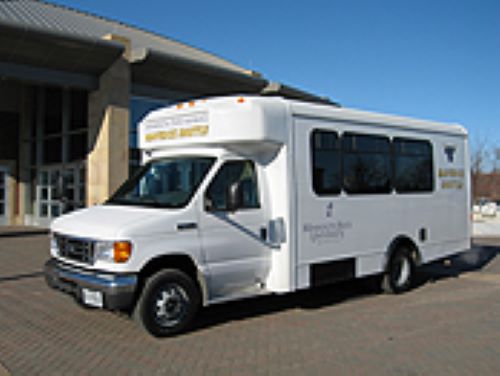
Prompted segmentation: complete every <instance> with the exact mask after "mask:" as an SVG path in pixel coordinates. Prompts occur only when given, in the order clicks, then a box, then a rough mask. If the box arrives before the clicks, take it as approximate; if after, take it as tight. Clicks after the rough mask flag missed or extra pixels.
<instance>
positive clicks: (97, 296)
mask: <svg viewBox="0 0 500 376" xmlns="http://www.w3.org/2000/svg"><path fill="white" fill-rule="evenodd" d="M82 298H83V303H85V304H86V305H89V306H91V307H98V308H102V307H103V299H102V292H100V291H93V290H89V289H82Z"/></svg>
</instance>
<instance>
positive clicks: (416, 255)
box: [384, 235, 422, 269]
mask: <svg viewBox="0 0 500 376" xmlns="http://www.w3.org/2000/svg"><path fill="white" fill-rule="evenodd" d="M400 247H408V248H409V249H410V250H411V255H412V257H413V261H414V262H415V265H417V266H418V265H420V264H421V262H422V256H421V254H420V250H419V249H418V247H417V245H416V244H415V242H414V241H413V240H411V239H410V238H409V237H407V236H404V235H400V236H398V237H396V238H395V239H394V240H393V241H392V242H391V244H390V245H389V248H388V250H387V259H386V263H385V268H384V269H387V264H388V263H389V260H390V259H391V258H392V255H393V254H394V252H395V251H396V250H397V249H399V248H400Z"/></svg>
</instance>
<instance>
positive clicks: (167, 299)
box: [154, 284, 189, 327]
mask: <svg viewBox="0 0 500 376" xmlns="http://www.w3.org/2000/svg"><path fill="white" fill-rule="evenodd" d="M188 305H189V298H188V296H187V293H186V291H184V289H183V288H182V287H181V286H179V285H177V284H169V285H166V286H164V287H162V288H161V289H160V290H159V291H158V293H157V294H156V299H155V306H154V308H155V312H154V313H155V319H156V321H157V322H158V324H160V325H161V326H165V327H172V326H175V325H177V324H178V323H180V322H181V321H182V320H183V318H184V317H185V316H186V312H187V308H188Z"/></svg>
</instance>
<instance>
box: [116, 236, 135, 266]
mask: <svg viewBox="0 0 500 376" xmlns="http://www.w3.org/2000/svg"><path fill="white" fill-rule="evenodd" d="M113 251H114V252H113V253H114V258H115V262H118V263H123V262H127V261H128V259H129V258H130V255H132V244H131V243H130V242H124V241H122V242H115V243H114V244H113Z"/></svg>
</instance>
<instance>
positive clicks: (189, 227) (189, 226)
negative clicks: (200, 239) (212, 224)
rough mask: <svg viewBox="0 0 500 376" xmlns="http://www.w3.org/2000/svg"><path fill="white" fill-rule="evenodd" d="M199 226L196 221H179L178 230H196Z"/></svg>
mask: <svg viewBox="0 0 500 376" xmlns="http://www.w3.org/2000/svg"><path fill="white" fill-rule="evenodd" d="M197 227H198V225H197V224H196V223H195V222H186V223H178V224H177V230H179V231H183V230H194V229H195V228H197Z"/></svg>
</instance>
